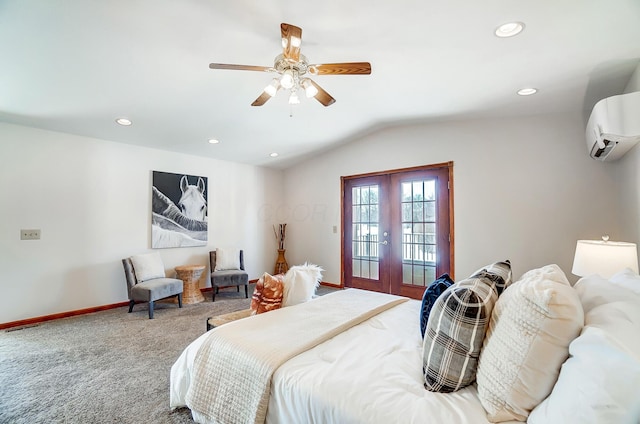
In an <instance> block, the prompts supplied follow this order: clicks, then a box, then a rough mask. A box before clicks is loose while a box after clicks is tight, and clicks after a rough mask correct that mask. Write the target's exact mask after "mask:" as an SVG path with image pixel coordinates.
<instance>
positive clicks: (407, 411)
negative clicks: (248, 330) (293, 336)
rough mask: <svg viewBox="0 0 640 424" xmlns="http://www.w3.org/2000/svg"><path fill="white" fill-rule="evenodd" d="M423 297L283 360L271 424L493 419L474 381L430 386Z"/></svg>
mask: <svg viewBox="0 0 640 424" xmlns="http://www.w3.org/2000/svg"><path fill="white" fill-rule="evenodd" d="M419 310H420V302H418V301H415V300H411V301H409V302H405V303H403V304H401V305H398V306H396V307H394V308H392V309H390V310H388V311H385V312H382V313H381V314H379V315H377V316H375V317H373V318H371V319H369V320H367V321H365V322H364V323H362V324H360V325H357V326H355V327H353V328H351V329H349V330H347V331H345V332H344V333H342V334H340V335H338V336H336V337H334V338H333V339H331V340H328V341H326V342H325V343H322V344H321V345H319V346H317V347H315V348H313V349H311V350H309V351H307V352H305V353H302V354H300V355H298V356H296V357H295V358H293V359H291V360H289V361H288V362H286V363H285V364H284V365H282V366H281V367H280V368H279V369H278V370H277V371H276V372H275V374H274V376H273V381H272V386H271V398H270V402H269V409H268V412H267V422H268V423H273V424H275V423H278V424H288V423H290V424H294V423H301V422H304V423H341V424H347V423H367V424H375V423H380V424H383V423H384V424H388V423H434V424H435V423H438V424H440V423H455V424H484V423H488V421H487V418H486V413H485V411H484V409H483V408H482V405H481V404H480V401H479V400H478V397H477V392H476V389H475V387H474V386H469V387H466V388H464V389H462V390H460V391H458V392H455V393H432V392H429V391H427V390H425V388H424V386H423V383H424V380H423V375H422V338H421V337H420V329H419V319H418V317H419Z"/></svg>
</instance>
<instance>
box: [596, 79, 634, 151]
mask: <svg viewBox="0 0 640 424" xmlns="http://www.w3.org/2000/svg"><path fill="white" fill-rule="evenodd" d="M586 137H587V149H588V151H589V155H590V156H591V157H592V158H593V159H595V160H601V161H614V160H617V159H620V158H621V157H622V156H623V155H624V154H625V153H627V152H628V151H629V150H630V149H631V148H632V147H633V146H635V145H636V143H638V142H639V141H640V91H636V92H634V93H629V94H622V95H619V96H612V97H607V98H606V99H602V100H600V101H599V102H598V103H596V105H595V106H594V107H593V111H592V112H591V116H590V117H589V122H588V123H587V130H586Z"/></svg>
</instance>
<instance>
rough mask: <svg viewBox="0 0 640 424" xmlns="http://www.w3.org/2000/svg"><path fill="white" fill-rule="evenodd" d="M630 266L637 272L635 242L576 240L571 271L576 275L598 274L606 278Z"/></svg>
mask: <svg viewBox="0 0 640 424" xmlns="http://www.w3.org/2000/svg"><path fill="white" fill-rule="evenodd" d="M625 268H630V269H632V270H633V271H634V272H636V273H637V272H638V250H637V247H636V244H635V243H625V242H617V241H604V240H578V242H577V243H576V254H575V257H574V258H573V269H572V270H571V272H572V273H573V274H574V275H577V276H578V277H584V276H587V275H592V274H598V275H600V276H601V277H604V278H606V279H609V278H611V276H613V275H614V274H616V273H617V272H620V271H622V270H623V269H625Z"/></svg>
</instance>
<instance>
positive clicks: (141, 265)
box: [131, 252, 166, 283]
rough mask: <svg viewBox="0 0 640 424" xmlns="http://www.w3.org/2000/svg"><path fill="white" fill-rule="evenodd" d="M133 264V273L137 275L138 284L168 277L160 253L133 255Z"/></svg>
mask: <svg viewBox="0 0 640 424" xmlns="http://www.w3.org/2000/svg"><path fill="white" fill-rule="evenodd" d="M131 263H132V264H133V272H134V273H135V275H136V280H137V281H138V283H142V282H144V281H147V280H152V279H154V278H164V277H165V276H166V275H165V272H164V264H163V263H162V259H161V258H160V253H158V252H153V253H144V254H140V255H133V256H132V257H131Z"/></svg>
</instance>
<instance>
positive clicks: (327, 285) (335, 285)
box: [320, 281, 344, 289]
mask: <svg viewBox="0 0 640 424" xmlns="http://www.w3.org/2000/svg"><path fill="white" fill-rule="evenodd" d="M320 285H321V286H326V287H333V288H336V289H343V288H344V286H343V285H342V284H336V283H329V282H327V281H321V282H320Z"/></svg>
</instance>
